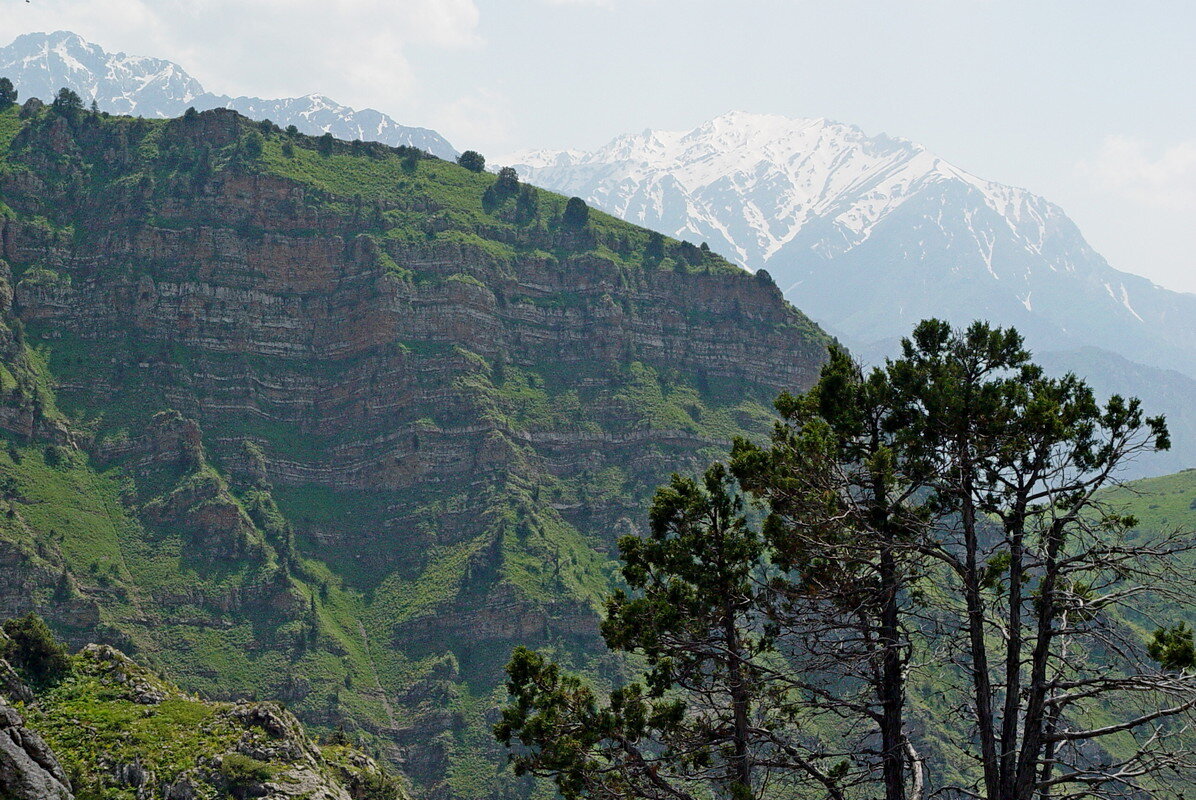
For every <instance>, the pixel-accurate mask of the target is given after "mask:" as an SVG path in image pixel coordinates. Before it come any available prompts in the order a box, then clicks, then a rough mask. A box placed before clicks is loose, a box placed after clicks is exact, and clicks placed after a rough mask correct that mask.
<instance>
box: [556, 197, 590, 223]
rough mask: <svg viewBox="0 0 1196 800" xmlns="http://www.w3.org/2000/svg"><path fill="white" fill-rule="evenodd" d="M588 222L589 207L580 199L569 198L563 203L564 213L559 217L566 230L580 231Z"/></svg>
mask: <svg viewBox="0 0 1196 800" xmlns="http://www.w3.org/2000/svg"><path fill="white" fill-rule="evenodd" d="M589 221H590V207H589V206H587V205H586V201H585V200H582V199H581V198H580V197H570V198H569V200H568V202H566V203H565V213H564V215H563V216H562V217H561V224H563V225H564V226H565V227H566V228H574V229H580V228H584V227H585V226H586V223H587V222H589Z"/></svg>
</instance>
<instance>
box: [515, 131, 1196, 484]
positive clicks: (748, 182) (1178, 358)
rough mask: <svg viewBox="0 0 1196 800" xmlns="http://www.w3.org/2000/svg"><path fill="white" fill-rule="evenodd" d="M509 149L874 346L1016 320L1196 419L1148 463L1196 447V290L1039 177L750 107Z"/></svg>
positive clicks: (1190, 460) (1075, 358)
mask: <svg viewBox="0 0 1196 800" xmlns="http://www.w3.org/2000/svg"><path fill="white" fill-rule="evenodd" d="M503 161H504V163H509V164H512V165H514V166H515V167H516V169H517V170H518V171H519V173H520V174H521V175H522V176H523V177H524V178H525V179H527V180H529V181H531V182H533V183H536V184H538V185H540V186H544V187H545V188H549V189H552V190H554V191H559V192H562V193H566V194H574V195H578V196H581V197H583V198H585V199H586V200H587V201H589V202H590V203H592V204H594V205H596V206H598V207H599V208H602V209H603V210H605V211H608V212H610V213H613V214H615V215H617V216H620V217H622V218H624V219H626V220H629V221H632V222H636V223H639V224H641V225H645V226H647V227H651V228H657V229H659V230H661V231H663V232H665V233H668V234H670V235H673V236H677V237H678V238H683V239H691V240H694V241H695V242H697V241H705V242H708V243H709V245H710V246H711V247H712V248H713V249H714V250H716V251H719V252H723V253H726V254H728V255H732V256H733V257H735V258H737V259H738V260H739V261H740V262H741V263H742V264H743V265H744V266H746V267H748V268H750V269H753V270H758V269H767V270H768V272H769V273H770V274H771V275H772V277H773V278H774V279H775V280H776V282H777V284H778V285H779V286H780V287H781V288H782V290H783V291H784V292H785V295H786V297H787V298H788V299H789V300H790V301H791V302H793V303H794V304H795V305H796V306H798V307H799V308H801V309H802V310H803V311H804V312H806V313H807V314H809V315H810V316H811V317H812V318H814V319H815V320H817V321H818V322H819V323H821V324H822V325H823V326H824V327H825V328H826V329H827V330H828V331H830V332H832V333H834V334H836V335H837V336H839V337H840V339H841V340H843V341H844V342H845V343H846V344H848V345H849V346H850V347H851V348H852V349H853V350H854V351H855V352H856V353H858V354H860V355H861V356H863V357H864V358H865V359H867V360H876V359H878V358H881V357H883V356H885V355H890V354H892V353H893V352H894V351H895V349H896V346H897V342H898V339H899V337H900V336H902V335H904V334H907V333H908V332H909V331H910V330H911V328H912V326H913V325H914V324H915V323H916V322H917V321H918V320H920V319H923V318H926V317H932V316H933V317H939V318H945V319H948V320H950V321H952V322H954V323H958V324H964V323H967V322H969V321H971V320H973V319H988V320H990V321H992V322H994V323H998V324H1001V325H1015V326H1016V327H1017V328H1018V329H1019V330H1020V331H1022V332H1023V333H1024V334H1025V335H1026V338H1027V340H1028V342H1029V344H1030V346H1031V347H1032V348H1033V349H1034V350H1035V351H1037V352H1041V353H1043V354H1044V356H1045V354H1047V353H1049V354H1050V357H1049V359H1046V358H1044V360H1049V361H1050V362H1051V363H1052V364H1056V365H1058V366H1059V367H1060V368H1064V365H1067V366H1071V365H1075V366H1077V367H1078V366H1080V365H1083V366H1084V367H1085V368H1086V370H1087V371H1088V372H1091V373H1092V374H1093V382H1094V385H1097V386H1098V388H1100V389H1101V390H1102V391H1106V392H1122V393H1132V394H1138V395H1152V396H1157V397H1159V398H1160V400H1161V404H1156V405H1155V406H1154V407H1155V408H1156V409H1157V408H1162V410H1164V411H1167V412H1168V413H1169V415H1170V416H1171V417H1172V418H1173V420H1174V421H1175V422H1176V423H1179V424H1178V428H1179V429H1182V431H1180V435H1178V436H1177V437H1176V451H1175V452H1174V453H1172V454H1170V455H1169V456H1167V457H1165V458H1164V459H1163V460H1152V461H1151V462H1150V463H1149V464H1143V465H1140V472H1142V473H1151V472H1160V471H1162V470H1163V469H1170V468H1176V469H1178V468H1180V467H1186V466H1192V465H1193V464H1196V428H1192V422H1191V419H1192V417H1193V411H1192V409H1193V408H1196V383H1193V381H1192V380H1191V379H1193V378H1196V295H1192V294H1184V293H1180V292H1173V291H1169V290H1167V289H1164V288H1162V287H1160V286H1157V285H1155V284H1154V283H1152V282H1151V281H1149V280H1147V279H1145V278H1141V277H1138V276H1136V275H1131V274H1129V273H1126V272H1121V271H1118V270H1116V269H1113V268H1112V267H1111V266H1109V264H1108V263H1107V262H1106V261H1105V259H1104V258H1102V257H1101V256H1100V254H1099V253H1097V252H1096V251H1095V250H1093V249H1092V247H1091V246H1089V244H1088V243H1087V242H1086V241H1085V240H1084V237H1083V236H1082V235H1081V233H1080V231H1079V229H1078V228H1077V227H1076V225H1075V224H1074V223H1073V222H1072V221H1071V220H1070V219H1068V217H1067V215H1066V214H1065V213H1064V212H1063V210H1062V209H1061V208H1060V207H1059V206H1057V205H1055V204H1053V203H1051V202H1049V201H1047V200H1045V199H1043V198H1041V197H1038V196H1036V195H1034V194H1031V193H1030V192H1028V191H1025V190H1023V189H1017V188H1013V187H1010V186H1004V185H1001V184H998V183H993V182H991V181H987V180H983V179H981V178H978V177H976V176H974V175H972V174H970V173H968V172H966V171H964V170H962V169H960V168H958V167H955V166H953V165H951V164H949V163H947V162H946V161H944V160H943V159H941V158H938V157H937V156H935V155H934V154H933V153H930V152H928V151H927V150H926V149H925V148H923V147H921V146H920V145H917V144H915V143H913V142H910V141H907V140H905V139H898V138H892V137H889V136H884V135H880V136H868V135H866V134H865V133H864V132H863V131H861V130H860V129H859V128H857V127H854V126H852V125H846V124H843V123H839V122H832V121H829V120H826V119H787V118H785V117H780V116H775V115H764V114H748V113H742V112H733V113H729V114H725V115H723V116H720V117H717V118H715V119H712V120H710V121H709V122H706V123H704V124H702V125H699V126H698V127H696V128H694V129H693V130H690V131H654V130H646V131H643V132H642V133H636V134H627V135H624V136H620V137H618V138H616V139H615V140H613V141H612V142H610V143H609V144H607V145H606V146H605V147H602V148H600V149H598V150H595V151H593V152H581V151H576V150H533V151H525V152H522V153H517V154H515V155H512V156H509V157H507V158H506V159H503ZM1127 365H1128V367H1129V368H1127ZM1180 373H1183V374H1180ZM1181 420H1182V422H1181ZM1190 428H1191V430H1190V431H1189V430H1188V429H1190ZM1184 431H1186V432H1187V433H1185V432H1184ZM1189 434H1190V435H1189Z"/></svg>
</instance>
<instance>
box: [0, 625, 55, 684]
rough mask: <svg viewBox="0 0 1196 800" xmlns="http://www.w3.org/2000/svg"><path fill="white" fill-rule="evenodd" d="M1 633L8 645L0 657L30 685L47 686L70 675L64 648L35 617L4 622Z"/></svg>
mask: <svg viewBox="0 0 1196 800" xmlns="http://www.w3.org/2000/svg"><path fill="white" fill-rule="evenodd" d="M4 632H5V633H6V634H7V635H8V638H9V640H10V641H8V642H7V643H6V644H5V645H4V647H3V652H0V657H3V658H5V659H7V661H8V662H9V663H10V664H12V666H13V668H14V669H16V670H17V671H18V672H20V673H21V675H22V676H23V677H24V678H25V679H26V680H28V681H29V682H30V683H33V684H36V685H39V686H47V685H51V684H54V683H57V682H58V681H59V680H61V679H62V678H63V677H64V676H65V675H66V674H67V673H68V672H69V671H70V668H71V660H70V656H69V655H68V654H67V650H66V647H64V646H63V644H62V643H61V642H59V641H58V639H57V638H56V637H55V636H54V633H53V632H52V631H51V630H50V628H49V627H48V626H47V625H46V623H45V620H43V619H42V618H41V617H39V616H38V615H37V614H34V613H32V612H30V613H28V614H26V615H25V616H23V617H18V618H15V619H10V620H7V621H6V622H5V623H4Z"/></svg>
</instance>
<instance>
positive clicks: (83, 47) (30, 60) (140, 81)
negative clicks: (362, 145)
mask: <svg viewBox="0 0 1196 800" xmlns="http://www.w3.org/2000/svg"><path fill="white" fill-rule="evenodd" d="M0 74H3V75H6V76H7V77H9V78H10V79H12V81H13V83H14V84H15V85H16V87H17V90H18V91H20V92H21V94H22V97H42V98H43V99H49V98H51V97H53V95H54V93H55V92H57V90H58V89H59V88H61V87H63V86H66V87H68V88H71V89H73V90H74V91H75V92H77V93H78V94H79V96H80V97H82V98H83V99H84V101H85V102H90V101H91V100H93V99H94V100H95V101H96V102H97V103H98V105H99V106H100V108H101V109H103V110H105V111H110V112H112V113H115V114H135V115H139V116H146V117H156V118H169V117H177V116H179V115H181V114H182V113H183V112H184V111H186V110H187V108H188V107H192V106H193V107H195V108H196V109H198V110H200V111H203V110H207V109H211V108H230V109H234V110H236V111H240V112H241V113H243V114H245V115H246V116H250V117H253V118H255V119H270V120H272V121H274V122H275V123H276V124H279V125H281V126H283V127H286V126H287V125H295V126H296V127H298V128H299V129H300V131H302V132H303V133H308V134H315V135H318V134H321V133H324V132H331V133H332V134H333V135H334V136H336V137H337V138H338V139H345V140H353V139H361V140H363V141H378V142H382V143H383V144H388V145H392V146H400V145H406V146H410V147H418V148H420V149H421V150H426V151H428V152H430V153H432V154H433V155H436V156H439V157H441V158H454V157H455V156H456V155H457V150H456V149H455V148H454V147H453V146H452V145H451V144H449V142H448V141H447V140H446V139H445V138H444V137H443V136H441V135H440V134H438V133H436V132H435V131H433V130H431V129H428V128H422V127H413V126H407V125H401V124H399V123H398V122H396V121H395V120H393V119H392V118H391V117H389V116H387V115H386V114H383V113H382V112H380V111H376V110H374V109H372V108H366V109H360V110H357V109H353V108H350V107H348V106H345V105H342V104H340V103H337V102H336V101H334V100H332V99H331V98H328V97H326V96H324V95H321V94H315V93H313V94H307V95H303V96H302V97H290V98H280V99H264V98H260V97H248V96H239V97H232V96H229V95H221V94H213V93H211V92H208V91H207V90H206V89H204V87H203V85H202V84H201V83H200V82H199V81H198V80H197V79H195V78H194V77H192V76H191V75H190V74H188V73H187V72H186V70H184V69H183V68H182V67H180V66H179V65H178V64H176V63H174V62H172V61H169V60H166V59H162V58H152V57H146V56H134V55H128V54H126V53H123V52H116V53H110V52H108V51H106V50H104V48H102V47H100V46H99V45H97V44H94V43H91V42H88V41H87V40H85V39H84V38H83V37H81V36H79V35H78V34H75V33H72V32H70V31H54V32H52V33H25V34H21V35H20V36H18V37H16V39H14V40H13V42H12V43H10V44H9V45H7V46H5V47H2V48H0Z"/></svg>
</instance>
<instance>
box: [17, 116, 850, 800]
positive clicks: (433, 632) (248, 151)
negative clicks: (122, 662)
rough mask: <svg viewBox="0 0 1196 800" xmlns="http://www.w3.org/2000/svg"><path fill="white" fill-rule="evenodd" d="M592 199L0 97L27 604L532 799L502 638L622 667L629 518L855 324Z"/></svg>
mask: <svg viewBox="0 0 1196 800" xmlns="http://www.w3.org/2000/svg"><path fill="white" fill-rule="evenodd" d="M564 208H565V199H564V198H562V197H559V196H557V195H553V194H551V193H548V192H544V191H539V190H536V189H532V188H531V187H525V186H520V185H515V186H511V185H509V184H502V183H501V182H497V181H496V178H495V177H494V176H492V175H487V174H478V173H473V172H469V171H467V170H465V169H463V168H461V167H458V166H457V165H455V164H451V163H447V162H443V161H440V160H438V159H435V158H432V157H429V156H427V155H426V154H424V153H422V152H420V151H417V150H413V149H410V148H389V147H384V146H381V145H362V144H359V143H355V144H353V145H350V144H347V143H343V142H331V141H327V140H318V139H314V138H310V137H306V136H302V135H288V134H286V133H284V132H282V131H280V130H279V129H277V128H276V127H273V126H269V125H261V124H257V123H251V122H249V121H248V120H246V119H244V118H242V117H240V116H238V115H236V114H235V113H232V112H226V111H210V112H204V113H201V114H188V115H186V116H185V117H183V118H180V119H176V120H164V121H148V120H137V119H129V118H119V117H108V116H106V115H102V114H91V113H88V112H86V111H83V110H81V109H63V108H58V109H53V108H46V107H41V105H40V104H38V103H36V102H34V103H27V104H26V105H25V107H24V108H22V109H17V108H10V109H8V110H7V111H3V112H0V259H2V260H3V261H4V262H5V264H4V265H3V267H0V271H3V276H2V278H3V280H2V281H0V363H2V364H3V366H4V370H3V371H0V395H2V397H3V400H2V402H0V429H3V431H4V432H5V438H6V442H4V443H0V445H2V446H0V569H2V570H3V571H4V575H5V576H6V579H5V581H3V582H2V583H0V614H6V615H15V614H18V613H24V612H25V611H27V610H30V609H36V610H39V611H40V612H41V613H43V614H44V615H45V616H47V617H48V618H49V619H51V621H52V622H53V624H54V625H55V626H56V628H57V629H58V630H59V631H60V632H62V633H63V634H65V635H67V636H68V637H69V638H70V639H71V640H72V642H73V643H74V644H75V645H76V646H79V645H82V644H84V643H86V642H88V641H103V642H106V643H108V644H114V645H117V646H119V647H120V648H121V649H122V650H125V651H126V652H130V653H131V654H133V655H134V656H135V657H136V658H138V659H139V660H141V661H144V662H145V663H147V664H148V665H149V666H151V667H153V668H154V669H157V670H161V671H162V672H164V674H167V675H169V676H171V678H172V679H175V680H177V681H178V682H179V683H180V684H181V685H182V686H183V687H184V688H185V689H187V690H189V691H202V692H204V693H205V694H206V695H208V696H212V697H217V698H222V699H225V700H230V701H231V700H236V699H252V698H258V697H260V698H272V697H277V698H281V699H283V700H285V701H286V702H287V704H288V706H289V707H291V708H293V709H294V711H295V713H296V714H297V715H298V716H299V717H300V718H301V719H303V720H304V721H305V722H306V723H308V724H311V725H313V726H315V728H316V729H317V730H325V731H327V730H333V729H335V728H337V727H343V728H344V729H345V730H346V731H347V732H348V735H350V736H351V737H352V738H353V739H354V740H355V741H358V742H360V743H361V744H362V745H363V746H365V747H366V748H368V749H370V750H371V751H372V752H374V753H376V754H377V755H379V756H380V757H382V758H384V759H387V760H390V761H391V762H393V763H395V764H398V765H400V766H401V767H402V768H403V769H404V770H405V771H406V772H407V773H408V775H410V776H411V777H412V779H413V781H414V784H415V787H416V790H417V792H419V793H421V794H424V795H426V796H433V797H500V796H512V797H514V796H525V795H526V794H527V793H528V792H530V791H531V786H530V784H528V783H526V782H523V781H520V780H516V779H515V778H514V777H512V776H511V775H510V774H509V772H507V771H506V770H505V768H504V767H503V758H502V754H501V753H499V752H498V751H497V749H496V748H495V746H494V745H493V744H492V742H491V741H490V736H489V726H490V724H491V723H492V721H493V719H492V716H493V713H492V711H493V708H494V706H495V704H496V702H497V700H498V699H499V698H500V697H501V696H502V695H503V690H502V688H501V686H500V678H501V666H502V664H503V663H504V662H505V660H506V657H507V655H508V653H509V651H510V648H511V647H512V646H513V645H514V644H516V643H524V644H529V643H530V644H533V645H544V646H550V647H552V648H554V649H555V650H556V651H558V652H559V653H561V655H562V657H563V658H565V657H567V658H570V659H572V660H573V661H574V662H575V663H577V664H578V665H588V666H589V667H591V668H593V669H595V670H598V671H600V672H601V671H603V670H608V669H616V668H617V665H615V664H611V663H607V662H606V661H605V660H604V659H603V658H602V657H600V656H598V655H596V653H598V652H600V650H598V649H597V648H595V647H593V644H594V642H595V637H596V615H595V611H594V609H595V605H596V603H597V600H598V598H600V597H601V596H602V595H603V594H604V593H605V591H606V590H607V587H608V586H609V582H610V575H611V563H610V551H611V547H612V542H613V540H614V538H615V536H616V535H617V534H618V533H620V532H623V531H626V530H629V529H634V528H635V527H636V526H637V525H639V524H641V521H642V520H643V518H644V507H645V503H646V500H647V498H648V497H649V496H650V494H651V492H652V491H653V490H654V488H655V487H656V486H657V485H659V484H660V483H661V482H663V481H664V480H665V479H666V478H667V476H668V474H669V473H670V472H672V471H681V472H686V471H692V470H693V469H695V468H697V467H698V466H699V465H701V464H703V463H705V462H707V461H708V460H709V459H710V458H713V457H717V456H718V455H719V454H721V453H722V452H725V448H726V446H727V444H728V443H729V441H730V440H731V438H732V437H734V436H736V435H751V434H758V433H761V432H762V431H764V430H765V429H766V428H767V427H768V425H769V424H770V420H771V413H770V408H769V404H770V402H771V399H772V398H773V397H774V396H775V394H776V392H777V391H779V390H781V389H803V388H805V387H806V386H808V385H809V384H810V382H811V381H812V379H813V377H814V375H815V373H816V371H817V369H818V367H819V365H820V364H821V362H822V360H823V358H824V355H825V348H826V344H827V339H826V337H825V336H824V335H823V334H821V332H820V331H818V329H817V328H816V327H815V326H814V325H812V324H811V323H810V322H809V321H808V320H807V319H806V318H805V317H803V316H802V315H801V314H800V313H799V312H797V311H796V310H795V309H793V308H792V307H791V306H789V305H788V304H787V303H785V302H784V300H783V299H782V298H781V295H780V291H779V290H778V289H777V287H776V286H775V285H774V284H773V283H772V282H771V281H770V280H769V279H768V278H767V276H763V275H759V276H753V275H750V274H748V273H746V272H744V271H741V270H739V269H738V268H735V267H733V266H731V265H729V264H728V263H727V262H725V261H724V260H722V259H721V258H719V257H718V256H716V255H714V254H712V253H710V252H709V251H706V250H704V249H700V248H698V247H694V246H693V245H689V244H685V243H679V242H674V241H669V240H662V239H660V238H659V237H657V236H654V235H652V234H650V233H649V232H648V231H646V230H644V229H641V228H636V227H634V226H631V225H628V224H626V223H623V222H620V221H617V220H614V219H613V218H610V217H607V216H605V215H602V214H598V213H596V212H590V213H589V215H588V219H585V218H583V219H581V220H578V219H577V217H576V216H573V217H569V216H566V215H565V214H564ZM10 576H11V577H10Z"/></svg>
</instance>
